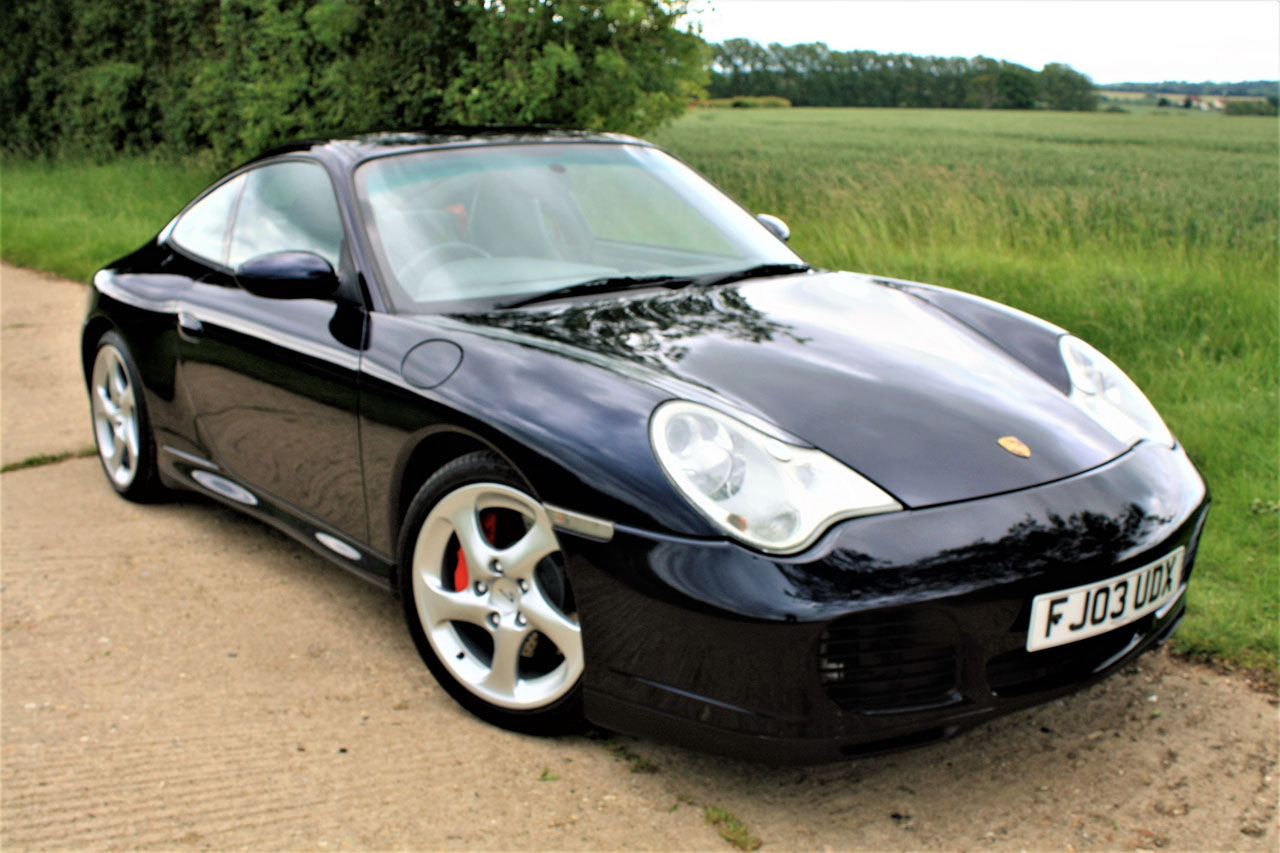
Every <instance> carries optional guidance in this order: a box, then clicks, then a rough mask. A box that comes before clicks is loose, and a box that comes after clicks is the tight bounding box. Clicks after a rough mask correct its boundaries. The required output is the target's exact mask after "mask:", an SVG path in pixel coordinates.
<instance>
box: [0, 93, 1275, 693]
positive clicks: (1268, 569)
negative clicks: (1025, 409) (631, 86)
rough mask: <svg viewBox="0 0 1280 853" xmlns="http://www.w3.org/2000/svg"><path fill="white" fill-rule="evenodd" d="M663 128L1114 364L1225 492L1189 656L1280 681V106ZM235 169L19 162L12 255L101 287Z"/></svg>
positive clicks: (702, 118)
mask: <svg viewBox="0 0 1280 853" xmlns="http://www.w3.org/2000/svg"><path fill="white" fill-rule="evenodd" d="M1191 112H1196V113H1197V114H1195V115H1190V114H1188V113H1191ZM1170 113H1172V114H1170ZM655 140H656V141H658V142H660V143H662V144H663V145H665V146H667V147H668V148H669V149H671V150H673V151H674V152H676V153H677V154H679V155H680V156H682V157H683V158H685V159H686V160H688V161H689V162H690V163H691V164H692V165H694V166H695V167H697V168H698V169H700V170H701V171H703V172H704V173H706V174H708V175H710V176H711V177H712V179H714V180H715V181H716V182H717V183H719V184H720V185H721V186H723V187H724V188H726V189H727V190H729V191H730V192H731V193H733V194H734V195H735V196H737V197H738V198H739V199H740V200H742V201H743V202H744V203H746V204H747V205H748V206H749V207H751V208H752V209H754V210H758V211H766V212H769V213H774V214H777V215H779V216H782V217H783V218H784V219H786V220H787V221H788V223H789V224H790V225H791V228H792V233H793V237H792V242H793V244H794V246H795V248H796V249H797V250H799V251H800V253H801V254H803V255H804V256H805V257H807V258H808V259H809V260H810V261H812V262H813V263H816V264H818V265H820V266H824V267H830V268H842V269H852V270H859V271H866V272H873V273H880V274H884V275H892V276H896V277H900V278H910V279H916V280H922V281H929V282H934V283H937V284H943V285H948V286H951V287H957V288H960V289H963V290H969V291H972V292H975V293H979V294H982V295H984V296H988V297H991V298H993V299H997V300H1000V301H1002V302H1006V303H1009V304H1011V305H1015V306H1017V307H1019V308H1022V309H1024V310H1027V311H1030V312H1032V313H1034V314H1038V315H1040V316H1043V317H1045V318H1047V319H1049V320H1051V321H1053V322H1055V323H1057V324H1059V325H1061V326H1063V327H1065V328H1067V329H1068V330H1070V331H1072V332H1074V333H1076V334H1078V335H1080V336H1081V337H1083V338H1085V339H1086V340H1088V341H1090V342H1091V343H1093V344H1095V345H1096V346H1098V347H1099V348H1100V349H1102V350H1103V351H1104V352H1106V353H1108V354H1109V355H1110V356H1111V357H1112V358H1113V359H1114V360H1115V361H1116V362H1117V363H1119V364H1120V366H1121V367H1123V368H1125V369H1126V370H1127V371H1128V372H1129V373H1130V374H1131V375H1132V376H1133V377H1134V378H1135V379H1136V380H1137V381H1138V383H1139V384H1140V385H1142V386H1143V388H1144V389H1145V390H1146V392H1147V394H1148V396H1150V397H1151V399H1152V401H1153V402H1154V403H1155V404H1156V406H1157V407H1158V408H1159V409H1160V410H1161V412H1162V413H1163V414H1164V416H1165V419H1166V420H1167V421H1168V422H1169V425H1170V427H1171V428H1172V429H1173V431H1174V433H1175V434H1176V435H1177V436H1178V437H1179V439H1180V440H1182V441H1183V443H1184V444H1185V445H1186V447H1187V448H1188V451H1189V452H1190V454H1191V456H1192V457H1193V458H1194V459H1195V461H1196V463H1197V464H1198V465H1199V466H1200V469H1201V471H1202V472H1203V473H1204V475H1205V478H1206V479H1207V480H1208V481H1209V484H1210V488H1211V491H1212V493H1213V498H1214V508H1213V510H1212V511H1211V513H1210V520H1209V525H1208V529H1207V532H1206V534H1205V538H1204V543H1203V547H1202V551H1201V554H1200V558H1199V560H1198V563H1197V566H1198V568H1197V582H1196V583H1195V584H1194V585H1193V586H1192V590H1191V598H1190V603H1189V609H1190V616H1189V618H1188V619H1187V621H1186V623H1185V624H1184V626H1183V628H1182V630H1181V631H1180V633H1179V634H1178V637H1177V645H1178V647H1179V648H1180V649H1181V650H1182V651H1184V652H1187V653H1190V654H1194V655H1205V656H1217V657H1221V658H1223V659H1225V660H1227V661H1231V662H1234V663H1236V664H1239V665H1247V666H1265V667H1267V668H1268V669H1270V670H1271V671H1272V672H1273V673H1274V672H1280V470H1278V468H1280V399H1278V396H1277V386H1278V384H1280V382H1278V379H1280V376H1278V375H1277V374H1278V373H1280V279H1278V276H1280V272H1278V266H1277V263H1278V261H1277V237H1278V233H1277V229H1278V228H1280V210H1278V208H1280V150H1278V149H1280V145H1278V140H1277V122H1276V120H1275V119H1256V118H1225V117H1222V116H1216V115H1208V114H1204V113H1198V111H1162V112H1151V113H1133V114H1128V115H1120V114H1067V113H1044V112H1035V113H1016V112H998V111H982V112H979V111H960V110H955V111H932V110H870V109H860V110H805V109H789V110H787V109H780V110H695V111H693V112H691V113H690V114H689V115H687V116H686V117H685V118H683V119H681V120H680V121H678V122H677V123H676V124H674V125H673V126H671V127H669V128H667V129H665V130H663V131H662V132H660V133H658V134H656V135H655ZM211 172H212V169H211V168H210V166H209V165H208V164H207V163H205V162H202V161H198V160H197V161H190V162H183V163H171V162H170V163H166V162H164V161H156V160H149V159H132V160H122V161H117V162H114V163H110V164H105V165H88V164H79V163H70V164H69V163H55V164H34V163H30V162H25V161H16V160H13V159H3V160H0V209H2V211H3V212H2V219H0V229H2V230H0V252H2V253H3V256H4V258H5V259H6V260H8V261H11V262H14V263H19V264H24V265H27V266H34V267H39V268H43V269H48V270H53V271H56V272H60V273H63V274H65V275H68V276H71V277H73V278H76V279H80V280H85V279H86V278H87V277H88V276H89V275H90V274H91V273H92V271H93V270H94V269H95V268H96V267H97V266H99V265H100V264H101V263H103V262H105V261H107V260H109V259H111V258H114V257H116V256H118V255H120V254H122V253H123V252H125V251H127V250H129V249H131V248H133V247H135V246H137V245H138V244H139V243H141V242H142V241H143V240H145V239H147V238H148V237H149V236H151V235H152V234H154V233H155V232H156V231H158V230H159V228H160V227H161V226H162V225H163V224H164V223H165V222H166V221H167V220H168V219H169V217H171V216H172V215H173V214H174V213H175V212H176V211H177V210H178V209H179V208H180V207H181V206H182V204H183V203H184V202H185V201H186V200H187V199H188V198H189V197H190V196H191V195H192V194H194V193H195V192H196V191H197V190H198V189H200V188H201V187H203V186H204V185H205V184H206V183H207V181H208V179H209V178H210V177H212V174H211Z"/></svg>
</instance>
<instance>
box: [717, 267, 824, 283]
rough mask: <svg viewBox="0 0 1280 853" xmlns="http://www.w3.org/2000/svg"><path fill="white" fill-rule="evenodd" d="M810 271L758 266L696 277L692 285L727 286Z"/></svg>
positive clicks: (810, 268)
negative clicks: (748, 280) (753, 279)
mask: <svg viewBox="0 0 1280 853" xmlns="http://www.w3.org/2000/svg"><path fill="white" fill-rule="evenodd" d="M812 269H813V267H811V266H809V265H808V264H759V265H757V266H754V267H747V268H746V269H745V270H735V271H733V272H725V273H712V274H710V275H705V276H698V277H697V278H695V279H694V280H693V283H694V284H696V285H698V286H699V287H714V286H715V285H717V284H729V283H730V282H734V281H744V280H745V279H748V278H768V277H770V276H775V275H792V274H794V273H800V272H809V271H810V270H812Z"/></svg>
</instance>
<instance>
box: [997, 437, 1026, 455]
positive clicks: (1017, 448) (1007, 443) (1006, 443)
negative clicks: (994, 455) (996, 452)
mask: <svg viewBox="0 0 1280 853" xmlns="http://www.w3.org/2000/svg"><path fill="white" fill-rule="evenodd" d="M996 443H997V444H999V445H1000V446H1001V447H1003V448H1004V449H1005V450H1007V451H1009V452H1010V453H1012V454H1013V455H1014V456H1021V457H1022V458H1023V459H1026V458H1027V457H1029V456H1030V455H1031V448H1030V447H1027V445H1026V444H1025V443H1024V442H1023V441H1022V439H1020V438H1018V437H1017V436H1016V435H1005V436H1001V437H1000V438H998V439H996Z"/></svg>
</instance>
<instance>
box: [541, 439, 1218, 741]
mask: <svg viewBox="0 0 1280 853" xmlns="http://www.w3.org/2000/svg"><path fill="white" fill-rule="evenodd" d="M1207 508H1208V495H1207V492H1206V489H1205V486H1204V483H1203V481H1202V480H1201V478H1200V476H1199V474H1198V473H1197V472H1196V470H1195V468H1194V467H1193V466H1192V464H1191V462H1190V461H1189V460H1188V459H1187V457H1186V455H1185V453H1184V452H1183V451H1182V450H1181V448H1175V449H1173V450H1169V449H1168V448H1164V447H1160V446H1157V445H1152V444H1149V443H1142V444H1139V445H1138V446H1136V447H1134V448H1133V449H1132V450H1130V451H1129V452H1128V453H1126V454H1124V455H1123V456H1121V457H1119V458H1118V459H1116V460H1114V461H1112V462H1110V463H1108V464H1106V465H1103V466H1101V467H1099V468H1095V469H1093V470H1091V471H1088V472H1085V473H1083V474H1080V475H1077V476H1074V477H1070V478H1067V479H1064V480H1059V481H1057V482H1054V483H1050V484H1046V485H1042V486H1038V487H1035V488H1032V489H1026V490H1022V491H1018V492H1012V493H1008V494H1003V495H997V496H993V497H988V498H983V499H979V500H973V501H965V502H961V503H955V504H949V505H945V506H937V507H932V508H924V509H916V510H909V511H904V512H898V513H890V514H886V515H880V516H872V517H867V518H860V519H854V520H851V521H847V522H844V523H842V524H839V525H837V526H836V527H834V528H833V529H832V530H831V531H829V532H828V533H827V534H826V536H824V538H823V539H822V540H821V541H820V542H819V543H818V544H817V545H815V546H814V547H813V548H812V549H810V550H809V551H807V552H805V553H804V554H801V555H798V556H796V557H792V558H779V557H768V556H765V555H762V554H758V553H755V552H753V551H750V550H748V549H746V548H743V547H740V546H738V545H736V544H732V543H727V542H721V541H716V542H711V541H700V540H690V539H682V538H675V537H669V536H663V535H660V534H655V533H652V532H646V531H640V530H634V529H630V528H623V527H618V528H617V529H616V531H615V534H614V537H613V538H612V540H610V541H609V542H596V541H592V540H589V539H585V538H581V537H575V536H571V535H562V536H561V546H562V549H563V552H564V554H565V557H566V565H567V568H568V571H569V574H570V578H571V580H572V582H573V585H574V589H575V593H576V596H577V599H578V607H579V614H580V619H581V624H582V632H583V641H584V645H585V650H586V655H587V665H586V671H585V673H584V689H585V694H584V700H585V710H586V714H587V717H588V719H590V720H591V721H592V722H593V723H595V724H597V725H600V726H603V727H605V728H609V729H613V730H617V731H623V732H627V733H631V734H637V735H644V736H654V737H660V738H661V739H663V740H667V741H674V742H678V743H682V744H685V745H688V746H691V747H695V748H700V749H707V750H712V751H717V752H724V753H729V754H734V755H739V756H743V757H748V758H756V759H760V760H768V761H776V762H796V763H817V762H822V761H830V760H836V759H839V758H841V757H847V756H852V755H863V754H870V753H875V752H881V751H886V750H891V749H897V748H902V747H906V746H913V745H917V744H923V743H928V742H930V741H933V740H938V739H942V738H945V737H949V736H952V735H954V734H956V733H958V732H960V731H962V730H964V729H966V728H969V727H972V726H974V725H977V724H979V723H981V722H983V721H984V720H987V719H990V718H991V717H994V716H997V715H999V714H1003V713H1007V712H1009V711H1013V710H1016V709H1019V708H1023V707H1027V706H1030V705H1035V704H1038V703H1041V702H1044V701H1046V700H1048V699H1051V698H1053V697H1055V696H1059V695H1061V694H1064V693H1067V692H1070V691H1072V690H1075V689H1078V688H1079V687H1081V686H1083V685H1085V684H1088V683H1090V682H1092V681H1094V680H1097V679H1099V678H1101V677H1103V676H1105V675H1106V674H1108V673H1109V672H1111V671H1113V670H1115V669H1117V668H1118V667H1121V666H1123V665H1124V664H1125V663H1126V662H1128V661H1130V660H1132V659H1133V658H1135V657H1137V656H1138V655H1139V654H1141V653H1142V652H1143V651H1145V650H1146V649H1148V648H1150V647H1151V646H1152V645H1155V644H1158V643H1160V642H1163V641H1164V640H1165V639H1166V638H1167V637H1168V636H1169V635H1170V634H1171V633H1172V632H1173V630H1174V629H1175V627H1176V626H1177V623H1178V622H1179V621H1180V620H1181V618H1182V615H1183V613H1184V610H1185V588H1186V587H1185V585H1186V582H1187V580H1188V579H1189V578H1190V576H1191V574H1192V569H1193V566H1194V560H1195V552H1196V546H1197V544H1198V542H1199V537H1200V532H1201V529H1202V527H1203V524H1204V518H1205V513H1206V511H1207ZM1179 546H1182V547H1185V548H1186V557H1185V563H1184V568H1183V573H1182V578H1181V589H1179V590H1178V592H1177V594H1176V595H1175V597H1174V598H1173V599H1171V600H1170V601H1169V602H1167V603H1166V604H1164V605H1163V606H1162V607H1161V608H1160V609H1159V610H1157V611H1155V612H1153V613H1149V614H1147V615H1145V616H1143V617H1142V618H1140V619H1138V620H1137V621H1135V622H1132V623H1130V624H1128V625H1124V626H1122V627H1120V628H1116V629H1114V630H1112V631H1109V632H1108V633H1105V634H1102V635H1099V636H1097V637H1093V638H1089V639H1086V640H1080V641H1077V642H1075V643H1070V644H1067V645H1063V646H1058V647H1055V648H1051V649H1045V650H1042V651H1037V652H1028V651H1026V649H1025V646H1026V638H1027V631H1028V627H1029V618H1030V611H1031V601H1032V599H1033V598H1034V596H1036V595H1038V594H1040V593H1044V592H1049V591H1053V590H1061V589H1065V588H1069V587H1073V586H1077V585H1080V584H1085V583H1089V582H1094V581H1099V580H1102V579H1106V578H1109V577H1112V576H1114V575H1116V574H1117V573H1119V572H1123V571H1126V570H1129V569H1132V568H1136V567H1139V566H1142V565H1144V564H1145V563H1148V562H1150V561H1152V560H1154V559H1157V558H1159V557H1162V556H1164V555H1166V554H1168V553H1169V552H1171V551H1173V550H1174V549H1176V548H1177V547H1179Z"/></svg>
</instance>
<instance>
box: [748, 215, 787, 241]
mask: <svg viewBox="0 0 1280 853" xmlns="http://www.w3.org/2000/svg"><path fill="white" fill-rule="evenodd" d="M756 219H757V220H759V222H760V224H761V225H763V226H764V227H765V228H768V229H769V233H770V234H772V235H773V236H775V237H777V238H778V239H779V240H781V241H782V242H784V243H785V242H787V240H790V239H791V229H790V228H788V227H787V223H785V222H783V221H782V220H781V219H779V218H778V217H776V216H771V215H770V214H768V213H757V214H756Z"/></svg>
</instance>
